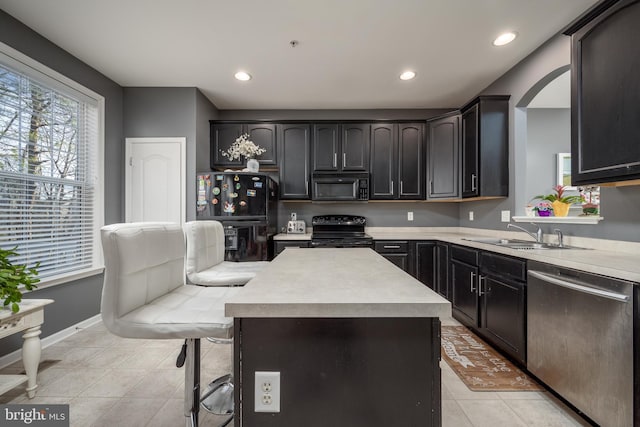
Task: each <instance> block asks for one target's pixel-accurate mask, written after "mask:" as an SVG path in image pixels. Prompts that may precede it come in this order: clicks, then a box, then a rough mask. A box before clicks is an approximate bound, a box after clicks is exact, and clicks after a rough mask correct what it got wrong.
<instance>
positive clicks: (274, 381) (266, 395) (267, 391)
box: [254, 371, 280, 412]
mask: <svg viewBox="0 0 640 427" xmlns="http://www.w3.org/2000/svg"><path fill="white" fill-rule="evenodd" d="M254 396H255V406H256V407H255V411H256V412H280V372H263V371H262V372H261V371H256V382H255V393H254Z"/></svg>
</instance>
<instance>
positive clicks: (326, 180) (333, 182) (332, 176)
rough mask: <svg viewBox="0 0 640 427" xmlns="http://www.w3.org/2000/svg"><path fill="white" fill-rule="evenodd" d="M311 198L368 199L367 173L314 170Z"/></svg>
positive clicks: (333, 200) (336, 200) (345, 200)
mask: <svg viewBox="0 0 640 427" xmlns="http://www.w3.org/2000/svg"><path fill="white" fill-rule="evenodd" d="M311 200H317V201H327V202H347V201H366V200H369V174H368V173H361V172H358V173H351V172H340V173H335V172H315V173H314V174H313V175H312V176H311Z"/></svg>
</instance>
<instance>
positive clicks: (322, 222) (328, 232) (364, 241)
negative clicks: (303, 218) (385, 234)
mask: <svg viewBox="0 0 640 427" xmlns="http://www.w3.org/2000/svg"><path fill="white" fill-rule="evenodd" d="M366 224H367V220H366V219H365V218H364V217H363V216H356V215H319V216H314V217H313V218H312V220H311V225H312V226H313V230H312V234H311V247H312V248H320V247H324V248H358V247H365V248H370V247H372V246H373V238H372V237H371V236H369V235H367V234H365V232H364V228H365V226H366Z"/></svg>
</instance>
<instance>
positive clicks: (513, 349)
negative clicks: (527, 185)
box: [479, 276, 526, 363]
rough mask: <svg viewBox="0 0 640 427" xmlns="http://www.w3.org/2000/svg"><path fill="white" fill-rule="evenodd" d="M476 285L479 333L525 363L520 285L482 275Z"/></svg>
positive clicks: (523, 306)
mask: <svg viewBox="0 0 640 427" xmlns="http://www.w3.org/2000/svg"><path fill="white" fill-rule="evenodd" d="M479 286H480V288H479V293H480V295H481V300H482V322H481V325H480V326H481V330H480V332H481V333H482V334H483V335H484V336H485V337H486V338H487V339H488V340H490V341H491V342H492V343H493V344H495V345H496V346H498V347H500V348H501V349H502V350H504V351H505V352H507V353H508V354H509V355H511V356H512V357H514V358H516V359H517V360H519V361H520V362H522V363H525V362H526V359H525V336H526V335H525V334H526V331H525V312H524V310H525V290H524V283H520V282H516V281H506V280H503V279H499V278H495V277H492V276H486V277H484V276H483V277H482V278H481V279H480V281H479Z"/></svg>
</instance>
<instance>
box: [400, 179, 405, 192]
mask: <svg viewBox="0 0 640 427" xmlns="http://www.w3.org/2000/svg"><path fill="white" fill-rule="evenodd" d="M403 184H404V181H400V194H404V185H403Z"/></svg>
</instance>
